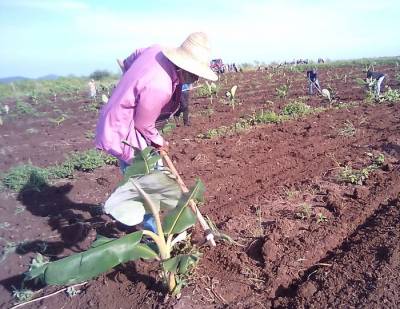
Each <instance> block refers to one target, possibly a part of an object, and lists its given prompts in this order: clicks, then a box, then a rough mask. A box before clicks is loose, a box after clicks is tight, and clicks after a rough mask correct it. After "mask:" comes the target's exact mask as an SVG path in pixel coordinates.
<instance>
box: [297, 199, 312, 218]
mask: <svg viewBox="0 0 400 309" xmlns="http://www.w3.org/2000/svg"><path fill="white" fill-rule="evenodd" d="M311 213H312V210H311V206H310V205H309V204H307V203H304V204H302V205H301V206H300V210H299V211H298V212H297V213H296V216H297V217H298V218H300V219H302V220H307V219H309V218H310V217H311Z"/></svg>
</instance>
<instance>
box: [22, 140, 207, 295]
mask: <svg viewBox="0 0 400 309" xmlns="http://www.w3.org/2000/svg"><path fill="white" fill-rule="evenodd" d="M159 159H160V156H158V155H153V154H152V149H151V148H146V149H145V150H143V151H141V152H139V153H137V154H136V156H135V159H134V162H135V163H134V164H132V165H131V166H130V167H128V168H127V170H126V172H125V176H124V179H123V181H122V182H121V183H120V184H119V186H118V188H117V189H116V190H115V191H114V192H113V193H112V194H111V196H110V197H109V198H108V200H107V201H106V203H105V205H104V209H105V212H106V213H108V214H110V215H111V216H113V217H114V218H115V219H116V220H118V221H120V222H122V223H124V224H126V225H130V226H133V225H136V224H140V223H141V222H143V219H144V215H145V214H151V215H152V216H153V217H154V219H155V223H156V232H154V231H150V230H146V229H143V230H140V231H137V232H134V233H131V234H128V235H126V236H123V237H121V238H118V239H112V238H106V237H102V236H100V237H98V238H97V240H96V241H95V242H94V243H93V244H92V246H91V248H90V249H88V250H87V251H84V252H81V253H78V254H74V255H71V256H68V257H66V258H63V259H61V260H58V261H54V262H49V263H44V264H41V265H39V266H38V267H33V268H31V269H30V270H29V272H28V273H27V274H26V279H27V280H30V279H40V280H41V281H42V282H44V283H46V284H50V285H67V284H74V283H79V282H83V281H87V280H89V279H91V278H94V277H96V276H98V275H100V274H101V273H103V272H106V271H108V270H110V269H111V268H113V267H115V266H117V265H119V264H121V263H126V262H128V261H133V260H137V259H146V260H149V259H155V260H157V261H159V262H160V268H161V272H162V274H163V279H164V283H165V285H166V286H167V288H168V291H169V292H170V293H172V294H177V293H179V291H180V289H181V287H182V285H183V283H184V280H183V277H184V275H185V274H186V273H187V272H188V271H189V270H190V269H191V268H192V267H193V266H194V265H195V264H196V263H197V262H198V260H199V258H200V254H199V253H198V252H189V253H186V254H179V253H178V254H176V255H173V252H175V251H176V250H173V248H174V246H175V245H176V243H177V242H179V241H185V240H186V233H187V230H188V229H189V228H190V227H192V226H193V225H194V224H195V222H196V214H195V213H194V212H193V211H192V209H191V208H190V207H188V205H189V203H190V201H193V200H195V201H202V200H203V194H204V186H203V184H202V182H201V181H200V180H197V182H196V184H195V186H194V187H193V188H192V189H191V190H189V192H187V193H182V191H181V188H180V186H179V184H178V183H177V181H176V177H175V176H174V175H173V174H172V173H171V172H170V171H169V169H167V168H163V169H162V170H155V169H154V167H155V166H156V163H157V161H158V160H159ZM144 238H147V239H148V240H150V241H153V242H152V243H149V242H148V241H147V242H143V240H144Z"/></svg>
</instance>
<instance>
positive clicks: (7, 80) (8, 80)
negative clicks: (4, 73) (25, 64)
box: [0, 76, 29, 84]
mask: <svg viewBox="0 0 400 309" xmlns="http://www.w3.org/2000/svg"><path fill="white" fill-rule="evenodd" d="M27 79H29V78H27V77H23V76H9V77H3V78H0V83H2V84H9V83H12V82H17V81H20V80H27Z"/></svg>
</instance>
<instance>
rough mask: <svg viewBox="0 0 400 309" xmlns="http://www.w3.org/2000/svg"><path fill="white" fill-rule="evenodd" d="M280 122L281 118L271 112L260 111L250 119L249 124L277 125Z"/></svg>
mask: <svg viewBox="0 0 400 309" xmlns="http://www.w3.org/2000/svg"><path fill="white" fill-rule="evenodd" d="M280 121H282V117H281V116H280V115H278V114H277V113H275V112H273V111H266V112H264V111H261V113H258V114H255V115H254V116H253V117H251V119H250V122H251V123H253V124H258V123H278V122H280Z"/></svg>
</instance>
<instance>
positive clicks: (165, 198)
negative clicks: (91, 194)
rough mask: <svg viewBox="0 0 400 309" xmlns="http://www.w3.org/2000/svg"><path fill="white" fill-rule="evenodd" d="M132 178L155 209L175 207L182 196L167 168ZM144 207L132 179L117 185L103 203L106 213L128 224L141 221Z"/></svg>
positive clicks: (131, 224)
mask: <svg viewBox="0 0 400 309" xmlns="http://www.w3.org/2000/svg"><path fill="white" fill-rule="evenodd" d="M132 179H134V181H135V182H136V183H137V184H138V185H139V186H140V188H142V190H144V191H145V192H146V193H147V195H148V196H149V197H150V199H151V200H152V202H153V204H154V205H155V206H156V208H157V211H159V210H160V209H161V210H171V209H173V208H175V207H176V205H177V204H178V201H179V199H180V198H181V196H182V191H181V189H180V187H179V185H178V183H177V182H176V180H175V179H173V178H171V177H170V174H169V171H168V170H165V171H154V170H153V171H151V173H150V174H147V175H144V176H140V177H135V178H132ZM145 208H146V205H145V204H144V200H143V197H142V196H141V194H140V193H139V191H138V190H137V189H136V187H135V186H134V185H133V183H132V181H129V182H127V183H125V184H124V185H122V186H120V187H118V188H117V189H116V190H115V191H114V192H113V193H112V194H111V196H110V197H109V198H108V199H107V201H106V202H105V205H104V211H105V212H106V213H107V214H110V215H111V216H113V217H114V218H115V219H116V220H118V221H120V222H122V223H123V224H126V225H129V226H133V225H136V224H139V223H140V222H142V221H143V216H144V214H145V212H146V211H145ZM148 212H149V211H148Z"/></svg>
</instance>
